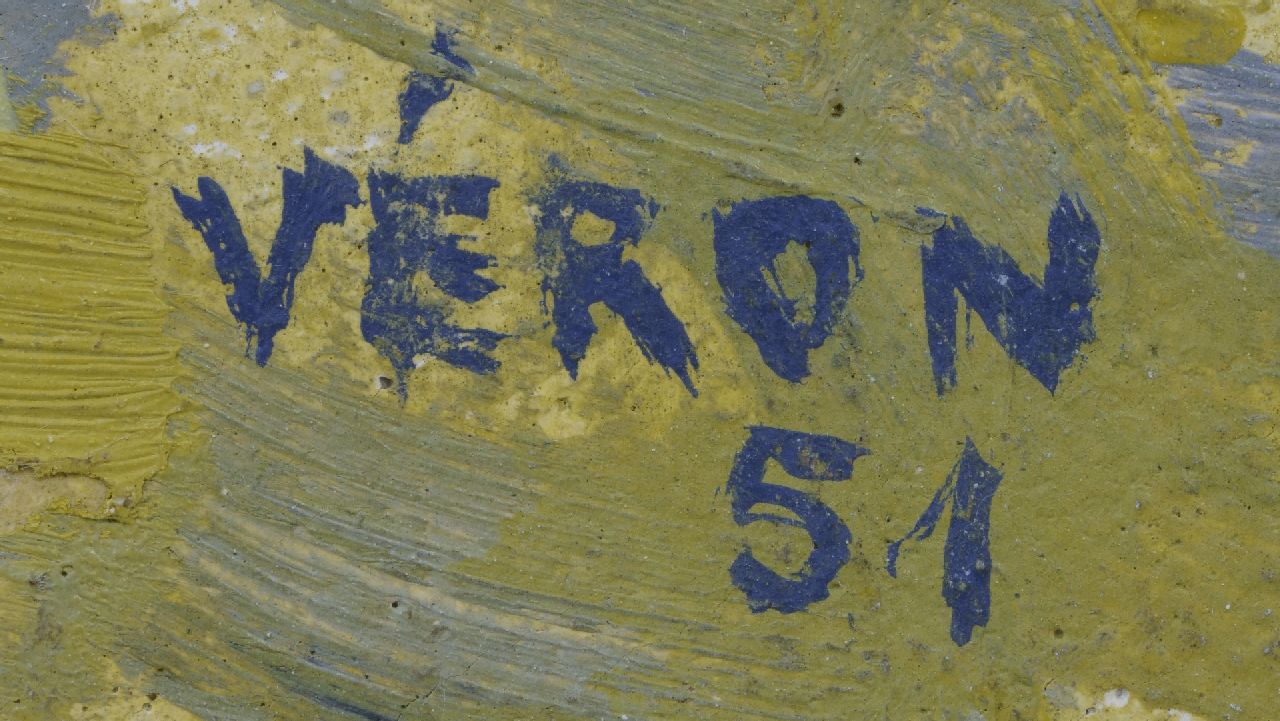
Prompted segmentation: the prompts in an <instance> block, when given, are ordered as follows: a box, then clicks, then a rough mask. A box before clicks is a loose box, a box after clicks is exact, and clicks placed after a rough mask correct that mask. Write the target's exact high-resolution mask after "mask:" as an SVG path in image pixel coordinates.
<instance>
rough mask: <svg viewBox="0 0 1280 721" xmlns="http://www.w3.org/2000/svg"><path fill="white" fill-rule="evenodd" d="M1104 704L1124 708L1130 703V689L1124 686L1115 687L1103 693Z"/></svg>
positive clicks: (1108, 706) (1109, 706)
mask: <svg viewBox="0 0 1280 721" xmlns="http://www.w3.org/2000/svg"><path fill="white" fill-rule="evenodd" d="M1102 705H1103V706H1106V707H1107V708H1124V707H1125V706H1128V705H1129V691H1128V690H1127V689H1123V688H1113V689H1111V690H1110V691H1108V692H1106V693H1105V694H1103V695H1102Z"/></svg>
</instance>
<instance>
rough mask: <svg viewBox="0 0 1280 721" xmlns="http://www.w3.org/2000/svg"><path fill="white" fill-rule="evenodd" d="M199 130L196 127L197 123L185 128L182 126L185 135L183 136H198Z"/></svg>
mask: <svg viewBox="0 0 1280 721" xmlns="http://www.w3.org/2000/svg"><path fill="white" fill-rule="evenodd" d="M198 129H199V128H197V127H196V124H195V123H192V124H190V125H184V126H182V134H183V135H195V134H196V130H198Z"/></svg>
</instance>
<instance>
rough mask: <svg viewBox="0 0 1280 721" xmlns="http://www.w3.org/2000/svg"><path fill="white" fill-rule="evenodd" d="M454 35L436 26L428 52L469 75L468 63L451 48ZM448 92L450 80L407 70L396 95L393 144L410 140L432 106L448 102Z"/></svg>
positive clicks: (452, 32)
mask: <svg viewBox="0 0 1280 721" xmlns="http://www.w3.org/2000/svg"><path fill="white" fill-rule="evenodd" d="M456 32H457V31H455V30H447V29H445V28H442V27H437V28H436V36H435V39H434V40H433V41H432V42H431V51H432V52H433V53H435V54H436V55H439V56H440V57H442V58H444V59H445V60H448V61H449V62H451V63H453V64H454V65H456V66H457V67H459V68H461V69H463V70H466V71H467V72H469V73H470V72H475V68H473V67H472V66H471V63H469V62H467V61H466V60H465V59H464V58H462V57H461V56H460V55H458V54H457V52H455V51H454V49H453V36H454V35H455V34H456ZM452 93H453V81H452V80H450V79H449V78H441V77H436V76H434V75H428V74H426V73H424V72H420V71H418V70H410V71H409V74H408V75H406V76H405V88H404V90H403V91H401V92H400V98H399V101H400V135H399V136H398V137H397V138H396V141H397V142H399V143H401V144H404V143H408V142H410V141H412V140H413V134H414V133H416V132H417V131H418V126H419V125H420V124H421V123H422V117H423V116H424V115H426V114H427V111H428V110H430V109H431V108H432V107H434V106H435V105H436V104H438V103H441V102H443V101H444V100H446V99H448V97H449V96H450V95H451V94H452Z"/></svg>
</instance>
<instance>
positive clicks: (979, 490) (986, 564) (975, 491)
mask: <svg viewBox="0 0 1280 721" xmlns="http://www.w3.org/2000/svg"><path fill="white" fill-rule="evenodd" d="M1001 479H1002V476H1001V475H1000V471H998V470H996V468H995V467H993V466H991V465H990V464H989V463H987V462H986V461H985V460H983V459H982V456H981V455H980V454H979V453H978V448H977V446H975V445H974V443H973V440H972V439H970V438H966V439H965V441H964V451H963V452H962V453H961V454H960V460H958V461H957V462H956V464H955V466H953V467H952V469H951V473H949V474H948V475H947V480H946V481H945V482H944V483H943V484H942V486H941V487H940V488H938V491H937V493H934V494H933V500H932V501H930V502H929V507H928V508H926V509H925V511H924V513H923V514H921V515H920V518H919V520H917V521H916V525H915V526H914V527H912V529H911V531H910V532H908V533H907V535H905V536H903V537H902V538H901V539H899V540H897V541H894V542H893V543H891V544H889V550H888V552H887V553H886V554H885V568H886V570H888V571H889V575H890V576H893V577H894V578H896V577H897V576H898V552H899V551H900V550H901V547H902V544H903V543H905V542H906V541H908V540H915V541H923V540H924V539H926V538H928V537H929V536H930V535H932V534H933V529H934V528H935V527H936V526H937V525H938V521H939V520H941V518H942V511H943V509H944V508H945V507H946V505H947V503H948V502H949V503H950V504H951V524H950V526H948V528H947V541H946V545H945V546H944V547H943V551H942V597H943V598H944V599H946V602H947V606H948V607H950V608H951V640H952V641H955V643H956V645H957V646H963V645H965V644H966V643H968V642H969V639H971V638H972V637H973V628H974V626H986V625H987V621H989V620H990V618H991V539H990V535H991V501H992V499H993V498H994V497H995V494H996V489H997V488H999V487H1000V481H1001Z"/></svg>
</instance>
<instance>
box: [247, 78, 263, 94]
mask: <svg viewBox="0 0 1280 721" xmlns="http://www.w3.org/2000/svg"><path fill="white" fill-rule="evenodd" d="M263 87H265V86H264V85H263V84H262V81H261V80H255V81H253V82H251V83H249V86H248V87H246V88H245V90H246V91H247V92H248V93H249V94H250V95H257V94H258V93H260V92H262V89H263Z"/></svg>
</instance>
